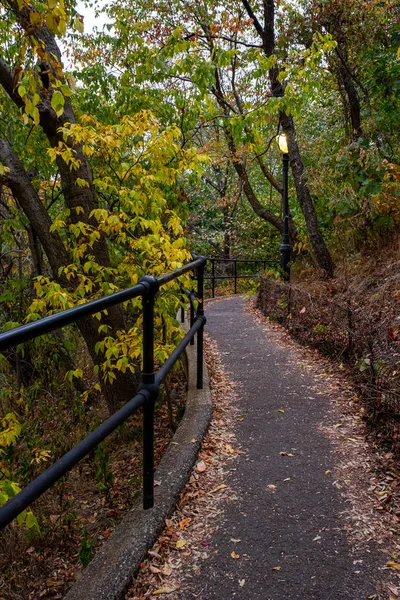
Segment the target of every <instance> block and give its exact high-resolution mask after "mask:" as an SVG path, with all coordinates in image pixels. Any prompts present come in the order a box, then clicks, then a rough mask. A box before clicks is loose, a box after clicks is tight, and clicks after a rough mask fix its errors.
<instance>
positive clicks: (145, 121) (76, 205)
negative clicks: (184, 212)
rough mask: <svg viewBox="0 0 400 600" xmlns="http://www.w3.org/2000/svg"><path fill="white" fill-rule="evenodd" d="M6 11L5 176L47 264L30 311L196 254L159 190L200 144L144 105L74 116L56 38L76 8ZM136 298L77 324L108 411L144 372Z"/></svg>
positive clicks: (1, 155)
mask: <svg viewBox="0 0 400 600" xmlns="http://www.w3.org/2000/svg"><path fill="white" fill-rule="evenodd" d="M3 11H4V21H3V25H2V30H1V40H2V46H3V56H4V57H7V58H8V63H7V60H6V59H5V58H4V59H1V60H0V84H1V86H2V89H3V90H4V92H5V94H6V95H5V96H4V97H3V100H4V106H5V105H7V107H10V106H13V107H14V109H13V112H12V115H13V116H12V124H13V128H12V129H13V130H12V132H11V133H12V135H11V136H10V135H8V139H7V138H6V137H5V136H4V135H3V138H2V139H0V163H1V165H0V183H1V185H3V186H5V187H6V188H7V189H8V190H10V192H11V194H12V196H13V198H14V200H15V202H16V203H17V205H18V207H20V209H21V210H22V211H23V213H24V215H25V217H26V219H27V220H28V223H29V228H30V231H31V233H32V236H34V239H35V240H36V246H37V247H38V249H39V254H40V247H41V248H43V251H44V253H45V255H46V258H47V260H48V264H49V269H50V271H49V274H48V276H45V275H43V274H42V275H40V276H39V278H38V279H37V280H36V282H35V290H36V296H37V298H36V300H35V301H34V303H33V305H32V307H31V315H30V316H31V318H37V316H39V315H40V313H41V312H42V311H43V310H46V309H47V310H49V309H54V308H56V309H59V308H67V307H69V306H72V305H74V304H76V303H79V302H82V301H84V300H85V299H87V298H88V297H96V296H97V295H101V294H103V293H109V292H111V291H114V290H116V289H118V287H119V286H120V285H123V286H126V285H127V284H133V283H136V282H137V280H138V278H139V276H140V274H141V273H144V272H147V271H148V270H149V269H151V268H153V272H154V274H156V273H157V272H162V271H165V270H168V269H169V268H174V267H176V266H178V265H179V264H181V262H182V261H183V260H185V259H186V258H187V257H188V253H187V251H186V250H185V244H184V242H183V241H182V239H178V238H179V235H180V233H181V231H182V229H181V226H180V223H179V219H178V218H177V217H176V216H175V215H174V213H173V212H172V211H171V210H169V208H168V205H167V201H166V197H165V191H164V192H163V190H165V188H171V186H174V182H175V180H176V177H177V174H178V173H179V172H180V170H181V169H188V168H192V169H195V168H196V160H195V153H193V152H188V153H186V154H185V153H184V152H181V150H180V148H179V147H178V146H177V145H176V143H175V139H176V136H177V133H178V132H177V131H176V130H175V129H174V128H170V129H165V128H164V131H161V129H160V126H159V123H158V122H157V120H156V119H155V118H154V117H153V116H152V115H151V114H150V113H149V112H146V111H141V112H139V113H137V115H136V117H135V118H134V119H128V118H126V119H125V120H124V119H122V117H121V120H120V122H119V123H117V124H115V125H111V126H108V125H107V124H105V125H104V124H102V123H99V122H96V120H95V119H86V117H85V116H84V115H83V114H80V115H79V119H78V120H77V119H76V110H75V108H74V106H73V100H74V96H75V95H76V96H78V94H77V93H75V91H74V84H73V82H72V79H71V78H70V77H68V76H66V75H65V73H64V70H63V65H62V61H61V52H60V49H59V46H58V45H57V42H56V36H57V35H63V34H64V33H65V32H66V29H67V25H69V24H70V23H71V22H72V23H73V25H74V26H75V28H78V29H80V28H81V25H80V20H79V18H78V17H77V16H76V13H75V12H74V10H73V9H71V10H70V11H69V12H67V11H66V9H65V7H64V4H63V2H62V1H60V2H58V3H54V2H52V3H49V4H48V5H47V4H45V3H42V4H29V5H28V4H23V5H22V6H21V5H20V4H18V3H17V2H13V1H12V0H6V1H5V2H4V3H3ZM11 65H12V67H11ZM78 91H79V90H78ZM10 101H11V102H10ZM3 111H4V107H3ZM19 115H21V116H22V123H21V121H20V117H19ZM85 119H86V120H85ZM27 129H29V134H28V135H26V131H27ZM6 133H7V132H6ZM24 138H25V139H26V142H30V141H31V140H34V142H35V144H38V145H39V146H38V147H39V148H41V149H43V150H45V153H46V154H47V158H46V156H44V157H43V150H42V153H41V154H40V155H39V156H37V157H35V156H34V155H33V156H32V151H34V150H35V147H33V148H32V146H31V147H29V146H28V144H27V143H25V144H24V143H23V142H22V140H23V139H24ZM18 150H19V154H20V155H18V153H17V151H18ZM28 156H29V160H30V161H31V162H32V161H33V162H34V163H36V164H37V165H39V167H41V166H42V165H43V162H44V163H46V167H45V168H46V170H47V172H46V176H47V181H48V183H49V185H51V186H53V189H54V188H55V189H57V192H58V195H57V198H58V200H57V202H54V203H52V204H51V205H50V206H47V207H46V206H45V204H44V202H43V193H42V189H41V187H40V183H41V181H40V176H39V177H36V179H35V177H33V178H32V177H31V176H30V174H29V173H28V170H27V169H26V168H25V166H24V161H26V162H28ZM52 165H54V166H52ZM93 169H94V170H93ZM151 169H154V171H153V172H151ZM93 173H94V174H95V177H94V176H93ZM114 240H115V243H114ZM123 247H125V250H126V251H127V252H126V253H124V252H123ZM121 261H122V262H121ZM36 262H37V260H36ZM167 297H168V294H167ZM133 304H134V303H133ZM135 306H137V304H136V305H135V304H134V306H133V312H132V309H131V310H130V314H128V313H127V312H126V311H125V310H124V309H123V308H122V307H121V306H118V307H114V308H112V309H110V310H108V311H107V314H105V315H102V317H101V321H98V320H97V319H96V318H90V319H82V320H80V321H79V322H78V323H77V326H78V328H79V330H80V332H81V334H82V335H83V337H84V339H85V342H86V344H87V347H88V350H89V353H90V356H91V358H92V360H93V363H94V364H95V366H96V370H97V372H99V374H101V375H102V389H103V392H104V395H105V398H106V400H107V404H108V407H109V410H110V412H113V411H114V410H115V408H116V407H117V406H118V405H119V404H120V403H121V402H124V401H126V400H128V399H129V398H130V397H132V395H133V394H134V391H135V388H136V385H137V382H138V376H137V366H138V358H139V354H140V352H139V350H138V341H136V342H135V343H133V342H132V339H133V338H134V337H135V335H136V334H137V333H138V327H139V325H140V320H139V321H138V317H137V309H135ZM164 307H165V308H168V310H169V311H170V310H171V307H172V305H171V302H170V303H169V305H168V301H167V300H164ZM135 311H136V312H135ZM135 314H136V316H135ZM172 330H173V327H172ZM136 337H137V335H136ZM115 371H118V377H117V376H116V374H115Z"/></svg>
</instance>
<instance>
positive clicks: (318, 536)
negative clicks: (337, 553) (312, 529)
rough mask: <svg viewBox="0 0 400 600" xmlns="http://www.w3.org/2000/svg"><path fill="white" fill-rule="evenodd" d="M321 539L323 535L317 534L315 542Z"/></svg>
mask: <svg viewBox="0 0 400 600" xmlns="http://www.w3.org/2000/svg"><path fill="white" fill-rule="evenodd" d="M320 539H321V536H320V535H316V536H315V538H314V539H313V542H319V540H320Z"/></svg>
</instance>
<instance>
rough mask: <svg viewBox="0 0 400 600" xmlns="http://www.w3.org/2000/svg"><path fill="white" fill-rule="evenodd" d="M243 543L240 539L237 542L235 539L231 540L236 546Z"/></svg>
mask: <svg viewBox="0 0 400 600" xmlns="http://www.w3.org/2000/svg"><path fill="white" fill-rule="evenodd" d="M241 541H242V540H241V539H239V538H238V539H237V540H235V538H231V542H233V543H234V544H238V543H239V542H241Z"/></svg>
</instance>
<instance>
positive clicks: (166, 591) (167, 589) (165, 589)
mask: <svg viewBox="0 0 400 600" xmlns="http://www.w3.org/2000/svg"><path fill="white" fill-rule="evenodd" d="M176 590H177V588H171V587H163V588H160V589H158V590H155V591H154V592H153V595H154V596H159V595H160V594H172V593H173V592H176Z"/></svg>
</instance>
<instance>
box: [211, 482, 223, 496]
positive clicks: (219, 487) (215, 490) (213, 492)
mask: <svg viewBox="0 0 400 600" xmlns="http://www.w3.org/2000/svg"><path fill="white" fill-rule="evenodd" d="M226 487H227V486H226V485H225V483H221V485H219V486H218V487H216V488H214V489H213V490H211V492H210V494H215V493H216V492H219V491H220V490H224V489H225V488H226Z"/></svg>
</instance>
